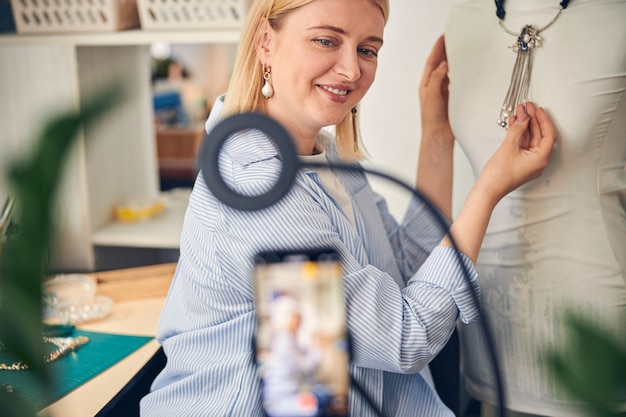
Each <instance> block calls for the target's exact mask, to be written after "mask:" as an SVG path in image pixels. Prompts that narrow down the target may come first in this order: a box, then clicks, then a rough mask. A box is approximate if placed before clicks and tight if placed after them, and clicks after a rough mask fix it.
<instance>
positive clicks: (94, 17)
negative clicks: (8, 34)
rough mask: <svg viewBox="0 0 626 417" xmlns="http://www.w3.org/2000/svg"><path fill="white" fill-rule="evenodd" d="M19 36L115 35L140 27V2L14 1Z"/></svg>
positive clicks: (89, 0) (90, 0)
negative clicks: (56, 34) (50, 34)
mask: <svg viewBox="0 0 626 417" xmlns="http://www.w3.org/2000/svg"><path fill="white" fill-rule="evenodd" d="M11 7H12V9H13V18H14V20H15V27H16V30H17V33H20V34H22V33H24V34H27V33H77V32H114V31H117V30H123V29H130V28H135V27H139V14H138V11H137V2H136V0H11Z"/></svg>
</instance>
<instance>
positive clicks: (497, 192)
mask: <svg viewBox="0 0 626 417" xmlns="http://www.w3.org/2000/svg"><path fill="white" fill-rule="evenodd" d="M516 114H518V115H519V116H517V117H512V118H510V119H509V126H510V127H509V130H508V132H507V134H506V137H505V139H504V141H503V142H502V144H501V145H500V147H499V148H498V149H497V150H496V152H495V153H494V154H493V155H492V156H491V158H490V159H489V161H487V163H486V164H485V167H484V169H483V171H482V173H481V174H480V176H479V177H478V180H477V181H476V183H475V184H474V186H473V187H472V189H471V190H470V192H469V195H468V196H467V200H466V201H465V204H464V205H463V208H462V209H461V211H460V212H459V214H458V216H457V218H456V220H455V221H454V223H453V224H452V227H451V229H450V233H451V234H452V235H453V236H454V239H455V242H456V245H457V246H456V247H457V248H458V249H459V250H460V251H462V252H463V253H465V254H466V255H467V256H469V257H470V259H471V260H472V261H473V262H476V260H477V258H478V252H479V250H480V245H481V244H482V240H483V238H484V236H485V232H486V230H487V226H488V225H489V219H490V218H491V213H492V212H493V209H494V207H495V206H496V204H497V203H498V202H499V201H500V200H501V199H502V197H504V196H505V195H506V194H508V193H509V192H511V191H513V190H514V189H516V188H517V187H519V186H520V185H522V184H525V183H526V182H528V181H530V180H532V179H533V178H537V177H538V176H540V175H541V173H542V172H543V170H544V168H545V167H546V165H547V164H548V159H549V157H550V153H551V152H552V149H553V147H554V143H555V141H556V134H555V133H554V126H553V125H552V122H551V121H550V119H549V118H548V116H547V115H546V113H545V112H544V111H543V109H542V108H538V109H535V106H534V105H533V104H532V103H526V110H524V106H522V105H520V106H518V107H517V110H516ZM442 244H443V245H447V246H452V243H451V242H450V241H449V240H448V239H447V238H446V239H444V240H443V242H442Z"/></svg>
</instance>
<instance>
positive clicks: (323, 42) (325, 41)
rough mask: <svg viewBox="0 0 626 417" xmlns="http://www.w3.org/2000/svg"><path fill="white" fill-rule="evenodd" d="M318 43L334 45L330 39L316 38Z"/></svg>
mask: <svg viewBox="0 0 626 417" xmlns="http://www.w3.org/2000/svg"><path fill="white" fill-rule="evenodd" d="M316 41H317V43H319V44H320V45H323V46H332V45H333V42H332V41H331V40H329V39H316Z"/></svg>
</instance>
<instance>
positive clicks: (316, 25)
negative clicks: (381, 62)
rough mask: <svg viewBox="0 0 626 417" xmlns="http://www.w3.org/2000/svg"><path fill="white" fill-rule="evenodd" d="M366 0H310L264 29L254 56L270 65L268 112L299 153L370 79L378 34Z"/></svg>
mask: <svg viewBox="0 0 626 417" xmlns="http://www.w3.org/2000/svg"><path fill="white" fill-rule="evenodd" d="M384 25H385V22H384V17H383V13H382V11H381V10H380V9H379V8H378V6H377V5H376V4H375V3H374V2H372V1H371V0H315V1H312V2H311V3H308V4H306V5H305V6H302V7H300V8H298V9H295V10H293V11H291V12H289V13H288V14H287V15H286V16H285V17H284V18H282V19H281V20H280V22H279V25H278V26H277V27H275V28H271V27H270V26H269V25H265V27H264V29H262V30H263V31H264V32H263V34H262V35H261V36H260V37H259V39H260V40H259V45H258V46H257V54H258V56H259V59H260V60H261V62H262V63H263V64H264V65H265V66H266V67H271V70H272V74H271V79H270V82H271V83H272V86H273V87H274V95H273V96H272V98H271V99H269V100H268V101H267V111H268V114H269V115H270V116H271V117H273V118H274V119H276V120H278V121H279V122H280V123H282V124H283V125H284V126H285V127H286V128H287V129H288V130H289V132H290V133H291V135H292V136H293V137H294V139H295V140H296V142H297V144H298V148H299V151H303V152H300V153H308V150H309V148H310V150H312V148H313V144H314V142H315V138H316V136H317V134H318V133H319V130H320V129H321V128H322V127H324V126H330V125H336V124H338V123H339V122H340V121H341V120H342V119H343V118H344V117H345V116H346V114H347V113H348V112H349V111H350V110H351V109H352V107H354V106H355V105H356V104H357V103H358V102H359V101H360V100H361V99H362V98H363V96H364V95H365V93H366V92H367V90H368V89H369V87H370V86H371V85H372V82H373V81H374V75H375V73H376V66H377V63H378V52H379V50H380V48H381V47H382V38H383V30H384Z"/></svg>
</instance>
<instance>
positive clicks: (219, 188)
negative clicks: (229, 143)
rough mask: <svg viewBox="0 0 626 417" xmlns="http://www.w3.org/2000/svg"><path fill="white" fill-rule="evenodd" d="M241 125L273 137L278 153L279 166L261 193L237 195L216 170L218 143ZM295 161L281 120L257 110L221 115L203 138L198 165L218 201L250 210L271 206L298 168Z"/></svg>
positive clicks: (219, 145) (284, 190)
mask: <svg viewBox="0 0 626 417" xmlns="http://www.w3.org/2000/svg"><path fill="white" fill-rule="evenodd" d="M244 129H257V130H260V131H262V132H263V133H265V134H266V135H267V136H269V137H270V138H271V139H273V142H274V143H275V144H276V146H277V147H278V150H279V152H280V154H281V157H282V170H281V172H280V175H279V177H278V179H277V180H276V184H274V186H273V187H272V188H271V189H270V190H269V191H268V192H267V193H265V194H260V195H254V196H245V195H241V194H239V193H237V192H236V191H234V190H233V189H232V188H230V187H229V186H228V185H227V184H226V182H224V179H223V178H222V175H221V174H220V170H219V165H218V162H219V155H220V150H221V149H222V146H223V145H224V143H225V142H226V140H227V139H228V138H229V137H230V136H231V135H232V134H233V133H236V132H238V131H241V130H244ZM298 162H299V159H298V156H297V153H296V147H295V145H294V143H293V140H292V139H291V136H290V135H289V133H287V131H286V130H285V128H284V127H283V126H282V125H281V124H279V123H278V122H276V121H275V120H273V119H271V118H269V117H267V116H264V115H262V114H260V113H242V114H236V115H233V116H230V117H227V118H225V119H224V120H223V121H221V122H219V123H218V124H217V125H215V127H214V128H213V129H212V130H211V132H210V133H209V134H208V135H207V136H206V137H205V138H204V143H203V144H202V148H201V150H200V161H199V166H200V168H201V170H202V175H203V176H204V181H205V182H206V185H207V187H209V190H211V192H212V193H213V194H214V195H215V196H216V197H217V198H218V199H219V200H220V201H222V202H223V203H224V204H227V205H229V206H230V207H233V208H235V209H238V210H245V211H254V210H261V209H264V208H267V207H269V206H271V205H272V204H274V203H276V202H278V200H280V199H281V198H283V197H284V196H285V194H287V192H288V191H289V189H290V188H291V186H292V185H293V181H294V179H295V177H296V174H297V172H298V169H299V168H300V167H299V165H298Z"/></svg>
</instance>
